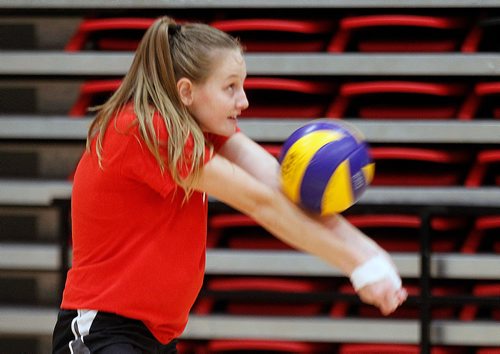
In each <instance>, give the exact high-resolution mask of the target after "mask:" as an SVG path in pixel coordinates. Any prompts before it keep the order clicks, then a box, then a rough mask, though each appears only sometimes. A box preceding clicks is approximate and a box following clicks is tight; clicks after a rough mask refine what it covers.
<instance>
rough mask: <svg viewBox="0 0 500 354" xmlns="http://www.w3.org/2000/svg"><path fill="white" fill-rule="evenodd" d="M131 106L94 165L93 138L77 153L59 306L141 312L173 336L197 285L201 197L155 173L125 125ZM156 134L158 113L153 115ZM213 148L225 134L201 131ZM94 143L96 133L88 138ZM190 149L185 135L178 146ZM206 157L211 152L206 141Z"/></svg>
mask: <svg viewBox="0 0 500 354" xmlns="http://www.w3.org/2000/svg"><path fill="white" fill-rule="evenodd" d="M134 119H135V114H134V112H133V108H132V106H130V105H129V106H126V108H125V110H124V111H123V112H122V113H121V114H120V115H119V116H118V117H117V118H116V125H117V129H115V128H114V123H115V122H114V121H111V123H110V125H109V128H108V129H107V132H106V135H105V138H104V142H103V165H104V169H101V168H99V165H98V161H97V156H96V154H95V148H94V147H95V145H93V147H92V152H91V153H88V152H86V153H84V155H83V156H82V158H81V160H80V162H79V164H78V167H77V170H76V173H75V177H74V184H73V194H72V202H71V205H72V231H73V233H72V237H73V265H72V268H71V269H70V271H69V273H68V278H67V281H66V287H65V290H64V295H63V301H62V304H61V307H62V308H64V309H93V310H98V311H105V312H112V313H117V314H119V315H122V316H126V317H130V318H134V319H138V320H141V321H143V322H144V323H145V325H146V326H147V327H148V328H149V329H150V330H151V332H152V333H153V334H154V335H155V337H156V338H157V339H158V340H159V341H161V342H163V343H167V342H169V341H171V340H172V339H174V338H176V337H178V336H179V335H180V334H181V333H182V331H183V330H184V327H185V326H186V323H187V320H188V314H189V310H190V308H191V306H192V304H193V303H194V301H195V299H196V297H197V295H198V292H199V290H200V288H201V285H202V280H203V274H204V268H205V241H206V224H207V205H208V198H205V197H204V195H203V193H199V192H194V193H193V194H192V196H191V197H190V198H189V199H188V200H187V201H185V202H184V203H183V199H184V195H185V194H184V192H183V190H182V188H181V187H179V186H178V185H176V184H175V183H174V181H173V179H172V177H171V176H170V174H169V172H168V169H166V170H165V172H164V173H163V174H162V173H161V172H160V168H159V166H158V164H157V162H156V160H155V158H154V157H153V155H152V154H151V153H150V152H149V150H148V148H147V146H146V144H145V143H144V142H142V144H141V143H140V140H138V137H139V133H138V129H137V126H133V128H131V129H130V124H131V123H132V122H133V121H134ZM154 123H155V127H157V129H158V133H159V136H160V138H161V139H162V140H163V139H166V138H167V132H166V129H165V126H164V124H163V121H162V120H161V119H160V118H159V116H157V115H156V116H155V119H154ZM206 138H207V139H208V140H210V141H211V142H212V143H213V144H214V147H215V149H216V150H217V149H218V148H220V147H221V146H222V144H223V143H224V142H225V141H226V140H227V138H224V137H221V136H214V135H207V136H206ZM94 144H95V140H94ZM190 151H192V141H188V143H187V144H186V146H185V153H187V154H188V156H189V152H190ZM206 156H207V158H206V161H208V160H209V159H210V151H209V148H208V147H207V148H206Z"/></svg>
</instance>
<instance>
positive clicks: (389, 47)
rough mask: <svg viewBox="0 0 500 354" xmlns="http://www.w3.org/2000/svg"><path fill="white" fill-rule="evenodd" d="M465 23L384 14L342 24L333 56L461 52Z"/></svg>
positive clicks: (348, 19) (345, 20)
mask: <svg viewBox="0 0 500 354" xmlns="http://www.w3.org/2000/svg"><path fill="white" fill-rule="evenodd" d="M465 25H466V23H465V21H464V20H462V19H459V18H452V17H443V16H420V15H404V14H382V15H367V16H351V17H345V18H343V19H341V20H340V23H339V30H338V32H337V33H335V35H334V36H333V38H332V40H331V42H330V44H329V46H328V51H329V52H337V53H338V52H345V51H360V52H450V51H454V50H457V49H458V48H459V42H460V40H459V38H460V37H461V34H460V33H461V32H462V31H463V30H464V28H465Z"/></svg>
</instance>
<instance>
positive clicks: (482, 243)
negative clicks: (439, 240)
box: [461, 215, 500, 254]
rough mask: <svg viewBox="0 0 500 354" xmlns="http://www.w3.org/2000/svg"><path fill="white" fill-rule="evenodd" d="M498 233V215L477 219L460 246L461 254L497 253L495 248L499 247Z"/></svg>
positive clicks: (499, 226) (499, 229) (499, 223)
mask: <svg viewBox="0 0 500 354" xmlns="http://www.w3.org/2000/svg"><path fill="white" fill-rule="evenodd" d="M499 232H500V215H488V216H479V217H477V219H476V221H475V222H474V226H473V227H472V229H471V231H470V233H469V235H468V236H467V238H466V239H465V241H464V243H463V245H462V248H461V252H462V253H468V254H473V253H478V252H490V253H498V250H497V247H498V245H500V237H499V235H500V233H499Z"/></svg>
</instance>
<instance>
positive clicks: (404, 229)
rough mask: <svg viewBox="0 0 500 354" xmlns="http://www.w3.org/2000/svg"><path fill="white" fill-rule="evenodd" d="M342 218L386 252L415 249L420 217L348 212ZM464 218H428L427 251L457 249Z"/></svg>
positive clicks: (464, 223) (418, 242) (417, 241)
mask: <svg viewBox="0 0 500 354" xmlns="http://www.w3.org/2000/svg"><path fill="white" fill-rule="evenodd" d="M346 219H347V220H348V221H349V222H350V223H352V224H353V225H354V226H356V227H357V228H359V229H361V230H362V231H363V232H365V233H366V234H368V235H369V236H370V237H371V238H372V239H374V240H375V241H376V242H377V243H378V244H379V245H380V246H382V248H384V249H386V250H387V251H389V252H418V251H419V250H420V248H421V245H420V230H421V227H422V220H421V218H420V217H419V216H418V215H412V214H354V215H353V214H349V215H346ZM467 225H468V221H467V220H466V219H464V218H456V217H448V216H446V217H445V216H443V217H434V218H433V219H432V220H431V233H432V234H431V250H432V251H433V252H453V251H456V250H457V249H458V248H459V245H460V241H461V238H460V237H459V235H460V234H461V233H463V232H464V230H465V229H466V227H467Z"/></svg>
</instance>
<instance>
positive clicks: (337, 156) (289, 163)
mask: <svg viewBox="0 0 500 354" xmlns="http://www.w3.org/2000/svg"><path fill="white" fill-rule="evenodd" d="M279 162H280V172H281V184H282V189H283V192H284V194H285V195H286V196H287V197H288V198H290V200H292V201H293V202H294V203H296V204H298V205H300V206H301V207H303V208H305V209H307V210H309V211H311V212H313V213H318V214H321V215H333V214H337V213H340V212H343V211H345V210H346V209H348V208H349V207H350V206H352V205H353V204H355V203H356V202H357V201H358V200H359V198H360V197H361V196H362V194H363V193H364V192H365V190H366V188H367V187H368V185H369V184H370V183H371V181H372V180H373V175H374V172H375V164H374V163H373V162H372V160H371V158H370V153H369V146H368V144H367V143H366V141H365V139H364V137H363V135H362V134H361V133H360V132H359V131H357V130H356V129H355V128H354V127H352V126H350V125H347V124H346V123H345V122H341V121H337V120H321V121H313V122H311V123H308V124H306V125H304V126H302V127H300V128H299V129H297V130H296V131H294V132H293V133H292V134H291V135H290V136H289V137H288V139H286V141H285V142H284V144H283V146H282V148H281V151H280V155H279Z"/></svg>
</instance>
